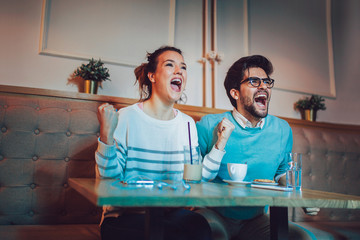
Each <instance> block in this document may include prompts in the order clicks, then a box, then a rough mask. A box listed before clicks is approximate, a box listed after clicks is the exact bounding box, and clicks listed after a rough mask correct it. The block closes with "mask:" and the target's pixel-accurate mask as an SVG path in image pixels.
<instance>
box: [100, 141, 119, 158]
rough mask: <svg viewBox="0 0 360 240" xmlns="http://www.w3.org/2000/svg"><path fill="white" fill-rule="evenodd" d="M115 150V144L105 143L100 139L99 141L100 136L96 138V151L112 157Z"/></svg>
mask: <svg viewBox="0 0 360 240" xmlns="http://www.w3.org/2000/svg"><path fill="white" fill-rule="evenodd" d="M115 151H116V150H115V144H113V145H108V144H105V143H103V142H102V141H100V138H98V147H97V152H99V153H100V154H101V155H103V156H104V157H112V156H114V152H115Z"/></svg>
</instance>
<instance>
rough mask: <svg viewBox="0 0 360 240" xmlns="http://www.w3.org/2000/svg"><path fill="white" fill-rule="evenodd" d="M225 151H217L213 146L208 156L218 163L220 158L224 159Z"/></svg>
mask: <svg viewBox="0 0 360 240" xmlns="http://www.w3.org/2000/svg"><path fill="white" fill-rule="evenodd" d="M225 153H226V151H225V150H223V151H221V150H219V149H217V148H216V147H215V145H214V146H213V147H212V149H211V151H210V152H209V154H208V156H209V158H211V159H213V160H215V161H216V162H218V163H220V162H221V160H222V158H223V157H224V155H225Z"/></svg>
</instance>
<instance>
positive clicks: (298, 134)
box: [0, 85, 360, 240]
mask: <svg viewBox="0 0 360 240" xmlns="http://www.w3.org/2000/svg"><path fill="white" fill-rule="evenodd" d="M104 102H110V103H112V104H114V105H115V107H116V108H122V107H125V106H128V105H130V104H133V103H135V102H136V100H134V99H126V98H118V97H109V96H100V95H92V94H84V93H69V92H64V91H55V90H45V89H33V88H25V87H15V86H6V85H0V239H1V240H22V239H27V240H33V239H34V240H35V239H54V240H57V239H59V240H64V239H72V240H82V239H84V240H85V239H86V240H96V239H100V233H99V221H100V217H101V208H99V207H97V206H94V205H93V204H92V203H90V202H89V201H88V200H87V199H85V198H84V197H82V196H81V195H80V194H78V193H77V192H76V191H75V190H73V189H72V188H71V187H69V185H68V179H69V178H82V177H86V178H88V177H95V160H94V152H95V150H96V147H97V138H98V136H99V122H98V120H97V115H96V112H97V107H98V106H99V105H100V104H102V103H104ZM176 108H178V109H180V110H181V111H183V112H185V113H186V114H188V115H190V116H192V117H193V118H194V120H195V121H198V120H199V119H200V118H201V117H202V116H204V115H206V114H210V113H220V112H223V111H224V110H221V109H210V108H204V107H195V106H185V105H177V106H176ZM284 119H285V120H287V121H288V122H289V124H290V125H291V127H292V129H293V133H294V151H297V152H302V153H303V154H304V156H303V187H304V188H309V189H315V190H325V191H331V192H338V193H346V194H353V195H359V196H360V188H359V186H358V185H357V183H359V178H360V171H359V169H360V126H350V125H339V124H328V123H317V122H315V123H312V122H307V121H303V120H296V119H287V118H284ZM289 213H290V214H289V220H291V221H293V222H295V224H298V225H300V226H302V227H304V229H305V230H306V231H309V232H310V233H311V234H310V236H313V237H314V239H360V231H359V229H360V211H358V210H341V209H321V211H320V212H319V214H318V215H317V216H312V217H310V216H307V215H304V214H303V211H302V210H301V209H298V208H294V209H290V211H289Z"/></svg>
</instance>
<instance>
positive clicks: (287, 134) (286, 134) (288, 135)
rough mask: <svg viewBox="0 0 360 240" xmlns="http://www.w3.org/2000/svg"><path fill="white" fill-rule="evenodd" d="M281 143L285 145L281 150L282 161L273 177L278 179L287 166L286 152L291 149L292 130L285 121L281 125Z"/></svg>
mask: <svg viewBox="0 0 360 240" xmlns="http://www.w3.org/2000/svg"><path fill="white" fill-rule="evenodd" d="M282 132H283V134H282V136H281V137H282V139H283V140H282V145H283V146H285V147H284V148H283V150H282V154H281V156H282V161H281V163H280V165H279V168H278V170H277V171H276V174H275V179H276V180H278V179H279V178H280V177H281V176H283V175H284V174H285V172H286V169H287V167H288V164H287V162H286V161H287V160H286V157H285V156H286V153H289V152H291V151H292V147H293V134H292V130H291V127H290V126H289V125H288V123H287V122H286V126H284V127H283V129H282Z"/></svg>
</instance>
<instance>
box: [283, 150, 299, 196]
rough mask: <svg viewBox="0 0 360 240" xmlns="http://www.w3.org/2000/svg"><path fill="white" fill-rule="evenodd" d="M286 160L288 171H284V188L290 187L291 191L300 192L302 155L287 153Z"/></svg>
mask: <svg viewBox="0 0 360 240" xmlns="http://www.w3.org/2000/svg"><path fill="white" fill-rule="evenodd" d="M286 160H287V163H288V169H287V171H286V187H292V188H293V190H296V191H300V190H301V171H302V154H301V153H294V152H291V153H287V154H286Z"/></svg>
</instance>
